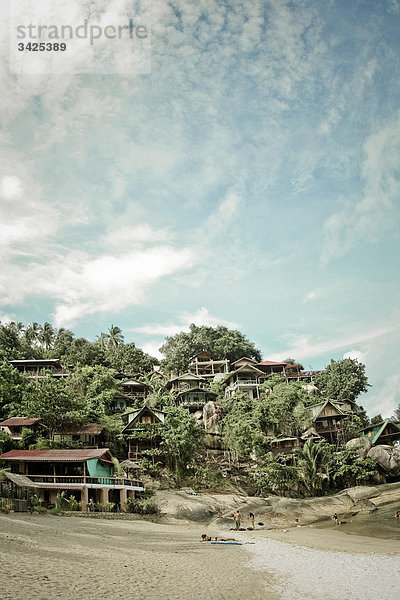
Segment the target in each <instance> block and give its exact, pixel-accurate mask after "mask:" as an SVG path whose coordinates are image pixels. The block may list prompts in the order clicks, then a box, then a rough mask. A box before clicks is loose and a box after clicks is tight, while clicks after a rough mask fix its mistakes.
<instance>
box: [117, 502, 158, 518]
mask: <svg viewBox="0 0 400 600" xmlns="http://www.w3.org/2000/svg"><path fill="white" fill-rule="evenodd" d="M124 507H125V508H126V511H127V512H129V513H136V514H138V515H158V514H160V508H159V507H158V505H157V504H156V503H155V502H154V501H153V500H151V499H150V498H149V499H147V500H141V499H136V498H135V500H132V498H128V499H127V501H126V502H124Z"/></svg>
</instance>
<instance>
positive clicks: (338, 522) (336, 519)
mask: <svg viewBox="0 0 400 600" xmlns="http://www.w3.org/2000/svg"><path fill="white" fill-rule="evenodd" d="M335 515H336V518H333V517H335ZM332 519H333V520H334V521H335V525H346V524H347V523H352V522H353V519H351V520H350V521H339V518H338V516H337V514H336V513H335V514H334V515H333V516H332Z"/></svg>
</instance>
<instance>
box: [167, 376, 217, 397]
mask: <svg viewBox="0 0 400 600" xmlns="http://www.w3.org/2000/svg"><path fill="white" fill-rule="evenodd" d="M206 383H207V379H205V378H204V377H200V376H199V375H193V373H184V374H183V375H179V377H173V378H172V379H170V380H169V381H167V383H166V386H165V387H166V388H167V390H169V391H170V392H171V393H173V392H183V391H184V390H192V389H194V388H199V387H200V388H201V387H203V386H204V384H206Z"/></svg>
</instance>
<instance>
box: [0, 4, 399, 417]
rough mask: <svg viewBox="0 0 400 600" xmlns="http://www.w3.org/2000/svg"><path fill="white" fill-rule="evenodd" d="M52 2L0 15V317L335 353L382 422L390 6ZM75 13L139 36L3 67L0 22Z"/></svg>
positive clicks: (388, 269) (390, 402) (19, 59)
mask: <svg viewBox="0 0 400 600" xmlns="http://www.w3.org/2000/svg"><path fill="white" fill-rule="evenodd" d="M54 4H55V3H53V2H51V1H50V0H41V1H39V0H13V2H12V3H11V4H10V3H8V2H7V1H6V0H0V7H1V12H0V35H1V52H0V58H1V60H0V63H1V66H0V77H1V96H0V107H1V127H0V215H1V218H0V257H1V258H0V261H1V265H0V320H2V321H3V322H6V321H9V320H11V319H12V320H16V321H23V322H25V323H28V322H32V321H38V322H41V323H43V322H44V321H51V322H53V323H54V324H55V326H57V327H67V328H70V329H72V330H73V331H74V332H75V334H76V335H77V336H85V337H87V338H88V339H91V340H93V339H94V338H95V336H96V335H98V334H99V333H100V332H101V331H106V330H107V329H108V327H110V325H111V324H114V325H118V326H119V327H121V329H122V330H123V333H124V335H125V340H126V341H134V342H135V343H136V345H137V346H139V347H142V348H143V349H144V350H145V351H147V352H149V353H150V354H152V355H154V356H159V354H158V349H159V347H160V346H161V345H162V343H163V340H164V338H165V336H167V335H174V334H175V333H177V332H179V331H185V330H186V331H187V330H188V327H189V325H190V323H195V324H197V325H202V324H204V325H210V326H216V325H218V324H223V325H226V326H228V327H230V328H234V329H239V330H240V331H241V332H243V333H244V334H245V335H246V336H247V337H248V338H249V339H250V340H251V341H253V342H254V343H255V344H256V346H257V347H258V348H259V349H260V350H261V352H262V355H263V357H264V359H266V360H267V359H270V360H282V359H284V358H287V357H289V356H290V357H292V358H295V359H296V360H298V361H300V362H301V363H302V364H303V365H304V367H305V368H306V369H310V368H312V369H321V368H323V367H324V366H325V365H326V364H328V363H329V361H330V360H331V359H335V360H340V359H342V358H343V357H351V358H357V359H358V360H360V361H361V362H363V363H365V365H366V372H367V375H368V378H369V381H370V383H371V385H372V387H371V388H370V390H369V391H368V393H367V394H364V395H363V396H362V397H361V398H360V403H361V404H362V405H363V406H364V407H365V408H366V409H367V411H368V413H369V414H370V416H373V415H375V414H377V413H381V414H382V415H383V416H384V417H386V416H391V415H392V414H393V411H394V409H395V408H396V407H397V405H398V404H399V403H400V370H399V366H398V355H399V345H400V344H399V341H400V326H399V314H400V310H399V295H400V294H399V266H398V265H399V256H400V251H399V250H400V249H399V222H400V221H399V212H400V204H399V189H400V188H399V179H400V168H399V165H400V100H399V81H400V78H399V75H400V35H399V32H400V2H399V0H351V1H349V0H324V1H323V2H321V0H292V1H287V0H265V1H259V0H242V1H240V0H235V1H224V0H218V1H214V0H193V1H192V0H174V1H173V2H166V1H164V0H163V1H161V0H153V1H152V4H151V7H150V5H149V4H147V5H146V4H145V2H144V1H141V0H137V1H135V2H132V1H129V2H128V1H122V0H109V1H106V0H97V1H94V2H92V1H85V0H84V1H80V2H78V3H77V0H72V1H71V0H68V1H67V0H59V2H58V3H57V8H55V6H54ZM78 5H79V6H78ZM10 7H11V9H10ZM39 9H40V10H39ZM13 11H14V12H13ZM83 18H86V19H87V20H88V23H89V24H92V23H97V24H99V23H101V24H102V25H104V24H105V23H115V24H116V23H127V22H131V23H134V25H135V26H136V24H144V23H145V24H146V27H147V29H146V31H147V32H148V36H147V38H146V40H138V39H128V35H127V36H126V37H125V38H124V39H122V40H121V39H118V40H112V39H99V40H95V41H94V43H93V44H91V43H90V41H89V40H88V39H85V40H80V41H79V44H80V46H79V47H78V46H77V45H76V44H78V41H77V40H68V41H67V44H68V48H67V51H66V52H65V53H63V54H62V56H61V53H59V54H58V55H56V54H55V52H49V53H42V54H40V56H39V54H36V55H35V56H34V55H33V53H32V52H31V53H29V52H27V51H24V52H19V53H18V52H17V49H16V48H17V42H20V41H21V40H16V37H15V35H16V33H15V27H16V25H17V24H18V23H19V24H21V23H23V24H24V26H26V25H27V24H28V21H30V22H31V23H47V24H49V23H52V24H54V23H56V24H57V25H58V24H59V23H61V22H63V23H66V22H71V23H74V24H75V25H76V23H81V22H82V21H80V20H79V19H83ZM16 19H17V20H16ZM18 19H20V20H19V21H18ZM21 19H22V20H21ZM23 19H25V20H23ZM129 19H132V21H129ZM131 30H132V27H131V29H129V31H131ZM126 31H128V29H127V30H126ZM132 38H134V36H132ZM23 41H24V43H26V42H27V41H29V40H27V39H24V40H23ZM46 41H49V40H46ZM51 41H54V40H51ZM35 60H36V61H37V62H36V63H35V62H34V61H35ZM46 61H47V62H46Z"/></svg>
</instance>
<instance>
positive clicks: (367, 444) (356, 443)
mask: <svg viewBox="0 0 400 600" xmlns="http://www.w3.org/2000/svg"><path fill="white" fill-rule="evenodd" d="M346 448H348V449H349V450H357V454H358V457H359V458H362V459H364V458H367V454H368V452H369V451H370V450H371V448H372V444H371V440H370V439H368V438H366V437H360V438H353V439H352V440H349V441H348V442H347V444H346Z"/></svg>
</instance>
